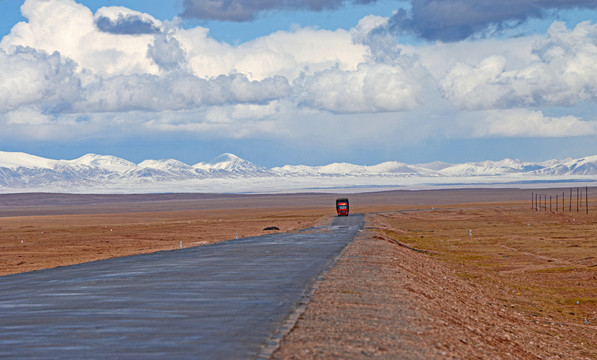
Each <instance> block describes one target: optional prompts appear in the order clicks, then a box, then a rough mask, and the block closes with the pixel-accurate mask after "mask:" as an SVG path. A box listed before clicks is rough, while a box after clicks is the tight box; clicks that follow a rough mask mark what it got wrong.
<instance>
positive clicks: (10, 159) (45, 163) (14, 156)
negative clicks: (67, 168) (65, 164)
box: [0, 151, 58, 170]
mask: <svg viewBox="0 0 597 360" xmlns="http://www.w3.org/2000/svg"><path fill="white" fill-rule="evenodd" d="M57 163H58V161H57V160H51V159H45V158H42V157H39V156H35V155H29V154H25V153H22V152H6V151H0V168H7V169H13V170H14V169H17V168H19V167H24V168H28V169H35V168H38V169H53V168H54V167H55V166H56V164H57Z"/></svg>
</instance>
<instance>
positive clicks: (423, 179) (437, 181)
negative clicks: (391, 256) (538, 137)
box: [0, 151, 597, 193]
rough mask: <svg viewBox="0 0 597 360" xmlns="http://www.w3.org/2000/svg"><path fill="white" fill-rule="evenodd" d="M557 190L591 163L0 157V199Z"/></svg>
mask: <svg viewBox="0 0 597 360" xmlns="http://www.w3.org/2000/svg"><path fill="white" fill-rule="evenodd" d="M563 182H570V183H578V182H584V183H595V182H597V155H595V156H587V157H583V158H579V159H565V160H549V161H544V162H540V163H532V162H523V161H520V160H515V159H504V160H500V161H482V162H470V163H463V164H448V163H443V162H433V163H428V164H414V165H410V164H405V163H401V162H397V161H388V162H384V163H380V164H377V165H355V164H350V163H333V164H329V165H324V166H306V165H285V166H282V167H274V168H271V169H268V168H265V167H263V166H260V165H257V164H255V163H253V162H251V161H248V160H245V159H242V158H240V157H238V156H236V155H233V154H229V153H226V154H222V155H220V156H218V157H216V158H214V159H212V160H210V161H206V162H198V163H196V164H194V165H192V166H191V165H188V164H185V163H183V162H181V161H178V160H175V159H167V160H145V161H142V162H140V163H139V164H135V163H132V162H130V161H128V160H125V159H121V158H118V157H115V156H111V155H96V154H87V155H84V156H82V157H80V158H78V159H74V160H52V159H46V158H42V157H39V156H34V155H30V154H25V153H20V152H3V151H0V193H8V192H23V191H54V192H172V191H178V192H181V191H192V192H234V191H237V192H256V191H261V192H272V191H275V192H283V191H324V190H326V189H364V188H369V189H382V188H383V189H386V188H387V189H390V188H420V187H425V186H431V187H438V186H447V185H446V184H462V186H465V185H467V184H468V185H471V184H472V185H474V186H492V184H503V185H507V184H514V185H516V184H555V183H558V184H562V183H563ZM487 184H489V185H487ZM514 185H512V186H514ZM450 186H452V185H450Z"/></svg>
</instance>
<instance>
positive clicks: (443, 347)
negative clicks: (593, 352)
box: [272, 216, 582, 359]
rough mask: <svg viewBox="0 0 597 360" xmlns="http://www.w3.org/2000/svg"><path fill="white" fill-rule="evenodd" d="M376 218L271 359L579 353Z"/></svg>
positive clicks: (536, 356)
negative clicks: (405, 243)
mask: <svg viewBox="0 0 597 360" xmlns="http://www.w3.org/2000/svg"><path fill="white" fill-rule="evenodd" d="M372 219H373V217H372V216H367V218H366V226H365V230H364V231H363V232H361V233H360V234H359V235H358V236H357V238H356V239H355V240H354V241H353V243H352V244H350V245H349V246H348V248H347V249H346V250H345V251H344V254H343V256H342V257H341V258H340V260H339V261H338V263H337V264H336V266H335V267H334V268H333V269H331V270H330V272H329V273H328V274H327V275H326V277H325V279H324V280H323V281H322V282H321V283H320V284H319V287H318V289H317V291H316V292H315V294H314V295H313V297H312V298H311V301H310V302H309V305H308V306H307V309H306V311H305V312H304V313H303V314H302V315H301V317H300V318H299V320H298V322H297V324H296V326H295V327H294V328H293V329H292V331H291V332H290V333H289V334H288V335H287V336H286V337H285V338H284V340H283V341H282V342H281V346H280V348H279V349H278V350H277V351H276V352H275V353H274V354H273V356H272V359H366V358H381V359H571V358H579V357H578V356H579V352H577V351H576V350H575V349H574V346H573V345H572V344H571V343H569V342H567V340H566V339H565V334H563V336H562V337H553V336H552V334H553V331H545V335H544V336H543V335H541V334H540V335H537V334H538V332H537V331H533V332H529V331H527V330H528V329H529V327H533V326H535V327H536V326H541V325H537V324H536V320H532V319H527V318H526V317H525V316H524V315H523V314H521V313H519V312H517V311H516V310H514V309H511V308H509V307H505V306H504V305H503V304H499V303H496V301H495V299H494V296H492V294H491V293H490V292H488V291H487V290H486V289H482V288H480V287H477V286H475V284H474V283H471V282H469V281H467V280H464V279H461V278H459V277H457V276H456V275H455V274H454V271H453V270H451V269H450V268H449V267H447V266H446V265H444V264H441V263H438V262H437V261H435V260H433V259H432V258H431V257H429V256H428V255H426V254H421V253H417V252H414V251H412V250H409V249H407V248H404V247H400V246H398V245H397V244H395V243H392V242H391V241H389V240H388V239H384V238H383V237H382V236H379V234H377V233H376V232H374V231H370V230H371V228H370V226H371V221H372ZM546 330H554V329H546ZM550 333H551V334H550ZM581 358H582V357H581Z"/></svg>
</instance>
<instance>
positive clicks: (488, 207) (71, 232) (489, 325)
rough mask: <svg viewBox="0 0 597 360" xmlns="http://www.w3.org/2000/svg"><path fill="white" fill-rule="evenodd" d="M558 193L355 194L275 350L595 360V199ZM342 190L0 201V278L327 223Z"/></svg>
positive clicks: (309, 354)
mask: <svg viewBox="0 0 597 360" xmlns="http://www.w3.org/2000/svg"><path fill="white" fill-rule="evenodd" d="M582 190H584V189H582ZM563 191H565V192H566V195H568V189H564V190H562V189H541V190H539V192H541V193H542V194H549V195H548V197H547V198H546V201H545V202H544V203H543V204H544V205H545V207H541V208H538V209H537V208H531V194H532V192H533V190H519V189H498V190H495V189H494V190H489V189H465V190H434V191H392V192H377V193H361V194H351V195H349V196H348V197H349V198H350V201H351V212H352V213H365V214H368V215H367V217H366V219H367V220H366V229H365V231H363V233H362V234H361V235H359V237H357V239H356V240H355V241H354V242H353V244H351V245H350V246H349V248H347V250H346V251H345V254H344V256H343V257H342V258H341V259H340V261H339V262H338V264H337V265H336V266H335V267H334V269H332V271H330V273H328V274H327V275H326V278H325V279H324V281H323V282H322V283H321V284H320V285H319V287H318V289H317V291H316V292H315V294H314V295H313V298H312V299H311V302H310V303H309V306H308V307H307V310H306V311H305V313H304V314H303V315H302V316H301V317H300V318H299V320H298V322H297V324H296V325H295V327H294V328H293V330H292V331H291V332H290V333H289V334H288V335H287V337H286V338H285V339H284V341H283V342H282V345H281V347H280V349H279V350H278V352H276V353H275V354H274V358H329V357H335V358H365V357H369V356H374V357H382V358H395V357H396V356H400V357H402V358H421V357H423V358H581V359H582V358H587V359H595V358H597V350H596V349H597V339H596V338H597V335H595V334H597V331H596V330H597V327H596V323H597V255H596V254H597V239H596V237H597V201H596V200H597V199H595V198H594V197H591V196H589V198H588V200H589V201H588V204H587V203H586V200H585V197H584V196H583V197H581V198H580V199H579V200H578V201H579V202H580V204H579V206H578V211H577V207H576V203H575V201H577V199H576V197H575V198H574V199H573V204H570V203H569V200H570V199H569V198H568V197H567V196H566V197H565V209H564V212H562V207H561V205H560V204H558V211H557V212H556V211H555V204H552V209H551V211H549V200H548V199H549V196H550V195H553V199H554V200H555V196H556V195H557V194H562V192H563ZM594 191H595V189H589V194H592V193H593V192H594ZM575 195H576V193H575ZM338 196H340V195H336V194H285V195H218V194H211V195H210V194H160V195H68V194H8V195H0V250H1V253H0V274H2V275H6V274H12V273H18V272H24V271H33V270H39V269H43V268H50V267H56V266H65V265H69V264H75V263H80V262H87V261H95V260H101V259H106V258H111V257H116V256H126V255H132V254H138V253H147V252H155V251H160V250H171V249H176V248H180V247H181V246H182V247H190V246H201V245H204V244H209V243H213V242H217V241H224V240H227V239H233V238H236V237H248V236H256V235H260V234H264V233H267V232H269V230H264V229H265V228H266V227H272V226H275V227H277V228H279V230H274V231H282V232H288V231H294V230H297V229H301V228H308V227H312V226H318V225H327V224H330V223H331V219H332V217H333V216H334V199H335V198H336V197H338ZM585 196H586V195H585ZM560 199H561V198H560ZM587 209H588V214H587V213H586V210H587Z"/></svg>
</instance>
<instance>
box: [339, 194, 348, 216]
mask: <svg viewBox="0 0 597 360" xmlns="http://www.w3.org/2000/svg"><path fill="white" fill-rule="evenodd" d="M336 211H337V212H338V216H348V211H349V208H348V199H346V198H342V199H336Z"/></svg>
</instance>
